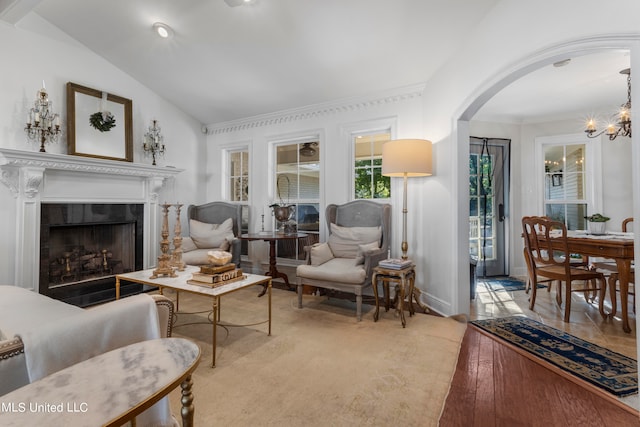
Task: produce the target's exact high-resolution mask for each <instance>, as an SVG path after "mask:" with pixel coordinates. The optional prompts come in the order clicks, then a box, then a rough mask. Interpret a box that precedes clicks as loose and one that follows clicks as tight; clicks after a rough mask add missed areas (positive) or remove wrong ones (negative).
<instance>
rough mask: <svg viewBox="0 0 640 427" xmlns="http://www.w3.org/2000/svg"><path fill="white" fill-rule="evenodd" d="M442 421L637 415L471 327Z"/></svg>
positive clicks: (499, 422) (628, 422)
mask: <svg viewBox="0 0 640 427" xmlns="http://www.w3.org/2000/svg"><path fill="white" fill-rule="evenodd" d="M440 426H441V427H458V426H460V427H490V426H496V427H502V426H504V427H513V426H531V427H535V426H541V427H543V426H544V427H553V426H563V427H573V426H576V427H578V426H580V427H589V426H593V427H609V426H611V427H614V426H615V427H621V426H640V419H639V418H638V414H637V413H633V412H632V411H631V410H629V409H624V408H623V407H622V404H621V403H613V402H612V401H611V400H607V399H604V398H602V397H601V396H600V395H599V394H596V393H594V392H592V391H590V390H588V389H587V388H585V387H583V386H581V385H577V384H576V383H574V382H572V381H569V380H567V379H566V378H565V377H563V376H561V375H559V374H557V373H555V372H553V371H551V370H549V369H547V368H545V367H544V366H543V365H541V364H539V363H536V362H533V361H531V360H530V359H528V358H527V357H524V356H522V355H520V354H519V353H517V352H516V351H515V350H512V349H511V348H509V347H507V346H505V345H503V344H501V343H499V342H498V341H496V340H495V339H493V338H490V337H488V336H486V335H484V334H483V333H482V332H480V331H478V330H477V329H476V328H475V327H473V326H469V328H467V332H466V334H465V337H464V341H463V344H462V348H461V351H460V356H459V358H458V365H457V368H456V373H455V375H454V378H453V383H452V384H451V390H450V391H449V395H448V397H447V401H446V404H445V408H444V411H443V413H442V416H441V418H440Z"/></svg>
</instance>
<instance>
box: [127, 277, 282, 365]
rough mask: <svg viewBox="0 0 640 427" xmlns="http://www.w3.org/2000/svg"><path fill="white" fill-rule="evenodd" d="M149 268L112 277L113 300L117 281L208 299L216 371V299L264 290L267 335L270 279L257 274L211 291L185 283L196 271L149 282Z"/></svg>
mask: <svg viewBox="0 0 640 427" xmlns="http://www.w3.org/2000/svg"><path fill="white" fill-rule="evenodd" d="M153 270H154V269H153V268H150V269H147V270H141V271H134V272H132V273H124V274H116V299H119V298H120V281H121V280H125V281H128V282H135V283H140V284H143V285H150V286H156V287H158V288H159V289H160V293H162V291H163V289H164V288H168V289H173V290H175V291H176V292H178V293H179V292H190V293H192V294H195V295H200V296H203V297H209V298H211V299H212V301H213V304H212V311H213V315H212V322H211V323H212V329H213V332H212V338H211V347H212V350H213V357H212V361H211V367H212V368H215V367H216V340H217V329H218V328H217V326H218V321H219V320H220V314H219V308H220V299H221V298H222V296H224V295H226V294H230V293H232V292H235V291H238V290H240V289H244V288H248V287H249V286H255V285H261V286H264V287H265V289H266V290H267V293H268V295H269V297H268V302H267V305H268V308H269V321H268V324H269V327H268V335H271V277H269V276H260V275H258V274H244V279H242V280H237V281H234V282H230V283H226V284H224V285H220V286H217V287H215V288H213V287H210V286H204V285H193V284H190V283H187V280H188V279H190V278H191V274H192V273H195V272H198V271H200V268H199V267H196V266H187V267H186V268H185V269H184V271H176V275H177V276H176V277H157V278H155V279H151V278H150V277H151V275H152V274H153ZM176 311H177V312H178V311H179V306H178V304H176Z"/></svg>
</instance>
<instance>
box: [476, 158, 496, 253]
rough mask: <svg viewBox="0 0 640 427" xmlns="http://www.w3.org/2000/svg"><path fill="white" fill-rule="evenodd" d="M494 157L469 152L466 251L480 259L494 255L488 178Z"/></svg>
mask: <svg viewBox="0 0 640 427" xmlns="http://www.w3.org/2000/svg"><path fill="white" fill-rule="evenodd" d="M493 160H494V157H493V156H491V155H488V154H484V155H481V154H479V153H470V155H469V248H470V254H471V255H475V256H479V255H480V254H481V253H482V254H483V259H489V260H492V259H494V258H495V254H494V251H493V250H494V248H495V246H496V245H495V238H496V236H495V234H494V232H493V231H494V229H495V222H496V217H495V215H494V212H493V206H494V203H493V193H494V186H493V182H492V179H491V176H492V170H493Z"/></svg>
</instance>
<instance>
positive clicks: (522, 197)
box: [469, 120, 633, 277]
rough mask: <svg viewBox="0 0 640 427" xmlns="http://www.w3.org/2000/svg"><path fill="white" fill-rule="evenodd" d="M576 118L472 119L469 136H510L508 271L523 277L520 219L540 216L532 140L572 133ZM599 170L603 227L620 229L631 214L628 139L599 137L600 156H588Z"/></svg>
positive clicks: (629, 142)
mask: <svg viewBox="0 0 640 427" xmlns="http://www.w3.org/2000/svg"><path fill="white" fill-rule="evenodd" d="M576 123H577V122H576V120H562V121H556V122H545V123H526V124H513V123H490V122H481V121H476V120H472V121H471V122H470V123H469V129H470V133H471V135H473V136H479V137H485V136H486V137H491V138H509V139H511V200H510V205H509V213H508V218H507V227H508V230H510V232H509V233H508V241H507V245H508V246H507V247H508V253H507V256H508V257H509V266H510V269H509V273H510V274H511V275H512V276H519V277H524V276H525V275H526V266H525V264H524V259H523V258H522V249H523V241H522V238H521V236H520V234H521V225H520V219H521V218H522V217H523V216H526V215H540V214H543V213H544V212H541V211H540V205H541V201H540V200H539V199H538V198H537V197H536V190H535V186H534V177H535V176H536V170H535V168H536V164H535V163H534V158H535V157H534V152H535V140H536V138H537V137H542V136H558V135H567V134H575V133H578V132H580V131H581V129H579V128H577V127H576ZM592 160H593V161H594V162H597V163H599V166H600V169H601V170H602V175H603V176H602V194H603V206H604V208H603V213H604V214H605V215H607V216H609V217H611V221H610V222H609V223H608V224H607V229H608V230H611V231H620V229H621V224H622V220H623V219H624V218H627V217H630V216H632V214H633V206H632V201H633V194H632V191H631V182H632V178H631V140H630V139H628V138H618V139H617V140H615V141H609V140H608V139H607V138H603V140H602V150H601V156H600V157H599V158H595V159H592Z"/></svg>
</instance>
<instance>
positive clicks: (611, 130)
mask: <svg viewBox="0 0 640 427" xmlns="http://www.w3.org/2000/svg"><path fill="white" fill-rule="evenodd" d="M614 133H615V126H613V125H611V124H610V125H608V126H607V135H613V134H614Z"/></svg>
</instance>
